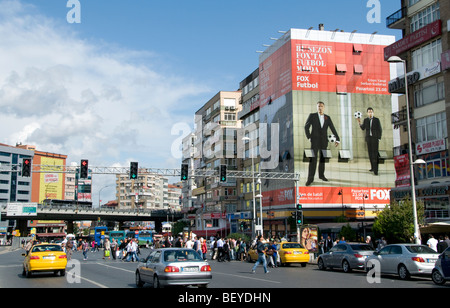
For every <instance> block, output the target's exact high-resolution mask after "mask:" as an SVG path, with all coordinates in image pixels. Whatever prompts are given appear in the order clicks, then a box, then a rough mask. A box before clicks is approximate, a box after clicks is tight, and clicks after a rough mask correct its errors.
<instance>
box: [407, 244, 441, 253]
mask: <svg viewBox="0 0 450 308" xmlns="http://www.w3.org/2000/svg"><path fill="white" fill-rule="evenodd" d="M405 247H406V249H407V250H408V251H409V252H411V253H437V252H436V251H434V250H433V249H431V248H430V247H427V246H423V245H415V246H405Z"/></svg>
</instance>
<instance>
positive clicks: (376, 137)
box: [357, 107, 382, 175]
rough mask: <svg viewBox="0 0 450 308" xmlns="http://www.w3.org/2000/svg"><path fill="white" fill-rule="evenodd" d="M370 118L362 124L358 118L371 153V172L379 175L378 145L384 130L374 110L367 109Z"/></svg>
mask: <svg viewBox="0 0 450 308" xmlns="http://www.w3.org/2000/svg"><path fill="white" fill-rule="evenodd" d="M367 115H368V117H367V118H365V119H364V122H363V123H362V124H361V119H360V118H358V119H357V120H358V123H359V127H361V129H362V130H365V131H366V142H367V149H368V151H369V160H370V167H371V168H370V171H372V172H373V174H375V175H378V145H379V142H380V139H381V134H382V129H381V122H380V119H378V118H376V117H374V112H373V108H372V107H369V108H367Z"/></svg>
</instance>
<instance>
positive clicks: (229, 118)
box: [223, 113, 236, 121]
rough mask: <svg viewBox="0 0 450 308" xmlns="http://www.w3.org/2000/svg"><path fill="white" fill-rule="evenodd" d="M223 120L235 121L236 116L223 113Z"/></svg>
mask: <svg viewBox="0 0 450 308" xmlns="http://www.w3.org/2000/svg"><path fill="white" fill-rule="evenodd" d="M223 119H224V120H225V121H236V114H235V113H224V114H223Z"/></svg>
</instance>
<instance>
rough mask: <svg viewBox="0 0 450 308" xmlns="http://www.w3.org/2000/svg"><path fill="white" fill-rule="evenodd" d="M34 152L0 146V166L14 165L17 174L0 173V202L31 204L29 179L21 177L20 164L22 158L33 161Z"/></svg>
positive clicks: (8, 166)
mask: <svg viewBox="0 0 450 308" xmlns="http://www.w3.org/2000/svg"><path fill="white" fill-rule="evenodd" d="M33 157H34V151H33V150H31V149H23V148H19V147H14V146H9V145H6V144H0V166H1V165H4V166H5V167H6V168H8V169H9V168H10V165H16V166H17V167H15V168H16V170H17V172H11V171H1V172H0V202H31V200H32V198H31V194H32V193H31V192H32V186H31V183H32V181H31V177H22V176H21V167H20V166H21V164H22V161H23V159H24V158H29V159H33Z"/></svg>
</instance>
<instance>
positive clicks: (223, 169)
mask: <svg viewBox="0 0 450 308" xmlns="http://www.w3.org/2000/svg"><path fill="white" fill-rule="evenodd" d="M220 181H221V182H226V181H227V165H220Z"/></svg>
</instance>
